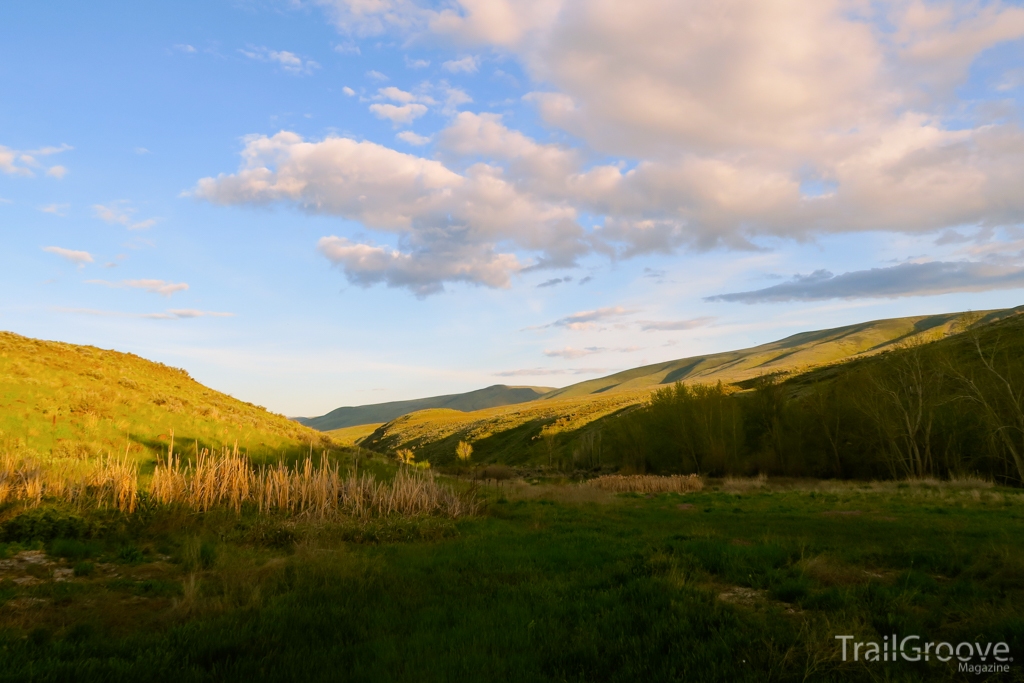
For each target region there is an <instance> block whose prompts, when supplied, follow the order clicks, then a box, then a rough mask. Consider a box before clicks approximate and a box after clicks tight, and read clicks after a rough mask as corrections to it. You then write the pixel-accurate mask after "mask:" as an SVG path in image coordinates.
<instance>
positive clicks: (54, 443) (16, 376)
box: [0, 332, 332, 460]
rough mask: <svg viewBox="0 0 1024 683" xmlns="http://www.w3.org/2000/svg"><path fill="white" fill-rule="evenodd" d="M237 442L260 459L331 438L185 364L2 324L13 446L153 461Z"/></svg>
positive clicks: (5, 439) (0, 377)
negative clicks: (223, 388) (211, 383)
mask: <svg viewBox="0 0 1024 683" xmlns="http://www.w3.org/2000/svg"><path fill="white" fill-rule="evenodd" d="M172 430H173V433H174V436H175V441H176V444H177V448H178V450H179V451H181V450H183V451H186V452H191V451H193V450H194V449H195V448H196V445H197V444H198V447H199V448H204V447H206V448H210V449H212V450H215V449H218V448H220V447H222V446H233V445H234V444H235V442H237V443H238V446H239V449H240V450H242V451H244V452H247V453H248V454H249V455H250V456H251V457H253V458H263V457H276V456H289V455H297V454H299V453H302V452H308V450H309V449H310V446H311V445H312V446H313V447H314V448H316V449H320V448H323V447H328V446H329V445H331V444H332V441H331V440H330V439H329V437H326V436H325V435H323V434H321V433H319V432H316V431H314V430H312V429H309V428H308V427H304V426H302V425H300V424H298V423H296V422H293V421H291V420H289V419H287V418H285V417H284V416H281V415H276V414H274V413H270V412H268V411H267V410H266V409H265V408H263V407H261V406H256V405H252V404H249V403H245V402H243V401H239V400H237V399H234V398H232V397H230V396H227V395H225V394H222V393H220V392H217V391H214V390H212V389H209V388H207V387H205V386H203V385H201V384H199V383H198V382H196V381H195V380H193V379H192V378H191V377H189V375H188V373H187V372H185V371H184V370H179V369H177V368H172V367H168V366H166V365H162V364H160V363H154V362H151V361H148V360H145V359H143V358H140V357H138V356H135V355H132V354H127V353H120V352H117V351H106V350H103V349H98V348H94V347H91V346H76V345H74V344H65V343H61V342H51V341H41V340H38V339H30V338H27V337H22V336H20V335H17V334H12V333H10V332H0V439H2V443H3V445H4V447H5V449H6V450H12V449H30V450H32V451H34V452H36V453H37V454H39V455H48V454H51V453H52V454H53V455H56V456H58V457H78V458H84V457H90V456H97V455H103V454H106V453H111V454H124V453H125V450H126V447H128V443H129V442H130V444H131V445H130V447H128V448H130V450H129V452H130V454H131V455H132V456H133V457H135V458H137V459H139V460H151V459H153V457H154V456H155V455H157V454H159V453H163V452H165V451H166V449H167V446H168V444H169V442H170V435H171V433H172Z"/></svg>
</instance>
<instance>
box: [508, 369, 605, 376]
mask: <svg viewBox="0 0 1024 683" xmlns="http://www.w3.org/2000/svg"><path fill="white" fill-rule="evenodd" d="M613 372H617V369H616V368H523V369H521V370H505V371H504V372H495V373H494V376H495V377H546V376H548V375H607V374H611V373H613Z"/></svg>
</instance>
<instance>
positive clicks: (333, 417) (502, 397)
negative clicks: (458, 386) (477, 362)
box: [293, 384, 553, 432]
mask: <svg viewBox="0 0 1024 683" xmlns="http://www.w3.org/2000/svg"><path fill="white" fill-rule="evenodd" d="M551 391H553V389H552V388H551V387H510V386H506V385H504V384H495V385H494V386H490V387H487V388H485V389H477V390H476V391H469V392H466V393H464V394H447V395H445V396H431V397H428V398H417V399H413V400H410V401H391V402H389V403H374V404H371V405H365V406H345V407H342V408H336V409H334V410H332V411H331V412H329V413H327V414H326V415H321V416H320V417H296V418H293V419H294V420H295V421H296V422H298V423H300V424H303V425H306V426H307V427H312V428H313V429H316V430H319V431H321V432H328V431H331V430H332V429H341V428H343V427H355V426H357V425H365V424H375V423H378V422H390V421H391V420H394V419H395V418H397V417H401V416H402V415H406V414H408V413H414V412H416V411H418V410H427V409H429V408H448V409H450V410H459V411H463V412H468V411H473V410H483V409H485V408H498V407H500V406H508V405H514V404H517V403H526V402H527V401H533V400H535V399H538V398H540V397H542V396H544V395H545V394H547V393H549V392H551Z"/></svg>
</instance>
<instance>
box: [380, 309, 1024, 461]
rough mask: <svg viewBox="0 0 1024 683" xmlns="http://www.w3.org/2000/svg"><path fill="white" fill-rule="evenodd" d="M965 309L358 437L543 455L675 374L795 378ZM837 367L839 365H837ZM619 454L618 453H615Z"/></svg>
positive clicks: (678, 377)
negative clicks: (462, 445)
mask: <svg viewBox="0 0 1024 683" xmlns="http://www.w3.org/2000/svg"><path fill="white" fill-rule="evenodd" d="M1021 312H1024V307H1018V308H1014V309H1005V310H998V311H983V312H980V313H978V314H977V315H978V316H979V319H978V321H977V324H979V325H984V324H986V323H990V322H994V321H998V320H1003V319H1006V318H1010V317H1015V314H1018V313H1021ZM963 317H964V314H963V313H949V314H943V315H935V316H914V317H908V318H893V319H888V320H877V321H871V322H866V323H860V324H857V325H847V326H845V327H840V328H835V329H829V330H819V331H814V332H804V333H800V334H796V335H793V336H791V337H787V338H785V339H781V340H779V341H776V342H771V343H769V344H763V345H761V346H757V347H754V348H751V349H743V350H739V351H730V352H725V353H718V354H711V355H707V356H696V357H693V358H685V359H681V360H677V361H671V362H667V363H660V364H655V365H649V366H645V367H641V368H635V369H633V370H627V371H625V372H620V373H617V374H615V375H611V376H609V377H604V378H600V379H595V380H589V381H586V382H581V383H579V384H574V385H572V386H569V387H565V388H564V389H557V390H555V391H552V392H550V393H548V394H545V395H544V396H543V397H542V398H540V399H539V400H537V401H532V402H530V403H526V404H522V405H514V406H505V407H502V408H494V409H489V410H480V411H474V412H467V413H460V412H456V411H448V410H428V411H423V412H417V413H411V414H408V415H404V416H402V417H400V418H398V419H395V420H393V421H391V422H388V423H386V424H383V425H381V426H380V427H379V428H378V429H377V430H376V431H374V432H373V433H372V434H371V435H369V436H368V437H365V438H364V439H363V441H362V442H361V443H362V445H364V446H366V447H369V448H373V449H376V450H380V451H385V452H386V451H393V450H396V449H399V448H410V449H413V451H414V452H415V453H417V458H418V459H421V460H429V461H430V462H431V463H432V464H434V465H449V464H455V448H456V446H457V445H458V443H459V441H468V442H470V443H472V444H473V447H474V455H473V460H474V462H477V463H491V462H500V463H506V464H514V465H528V464H535V465H536V464H545V463H547V462H549V461H550V462H554V461H555V460H556V459H557V458H558V457H559V456H560V457H562V458H565V457H569V456H571V455H572V452H573V451H574V450H575V451H587V452H590V451H592V450H593V449H594V448H597V449H598V450H599V449H600V444H599V443H597V444H596V445H595V443H594V442H593V440H594V439H595V438H598V433H599V432H600V431H601V430H602V429H603V426H604V425H605V424H607V420H609V419H612V418H613V416H615V415H618V414H620V413H623V412H626V411H629V410H632V409H634V408H636V407H637V406H640V405H643V404H645V403H647V402H648V401H649V400H650V397H651V393H652V392H653V391H655V390H658V389H662V388H665V387H666V386H671V385H673V384H674V383H675V382H680V381H681V382H683V383H685V384H715V383H717V382H719V381H721V382H722V383H723V384H725V385H727V386H729V385H731V386H732V388H731V389H727V391H735V390H737V389H740V390H742V389H746V388H749V385H750V383H751V380H755V379H756V378H758V377H762V376H765V375H772V374H781V375H784V376H788V377H794V378H795V377H799V376H802V374H803V373H807V372H809V371H811V370H814V369H816V368H823V367H825V366H837V364H839V363H841V362H843V361H848V360H854V359H869V358H872V357H874V356H877V355H878V354H879V353H881V352H883V351H887V350H891V349H894V348H897V347H898V345H899V344H901V343H912V342H916V341H920V342H930V341H936V340H940V339H944V338H946V337H948V336H950V335H953V334H956V333H957V332H958V331H960V330H959V324H960V322H959V321H962V320H963ZM837 367H841V366H837ZM616 457H617V456H616Z"/></svg>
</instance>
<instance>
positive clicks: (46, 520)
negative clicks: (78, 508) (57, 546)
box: [0, 507, 102, 543]
mask: <svg viewBox="0 0 1024 683" xmlns="http://www.w3.org/2000/svg"><path fill="white" fill-rule="evenodd" d="M101 530H102V524H101V523H99V522H97V521H89V520H86V519H84V518H82V517H79V516H78V515H74V514H71V513H69V512H65V511H63V510H59V509H54V508H48V507H47V508H37V509H34V510H28V511H25V512H22V513H20V514H18V515H17V516H15V517H12V518H11V519H8V520H7V521H5V522H3V523H2V524H0V540H2V541H4V542H7V543H12V542H16V543H31V542H33V541H50V540H53V539H82V538H91V537H93V536H95V535H98V534H99V533H100V532H101Z"/></svg>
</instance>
